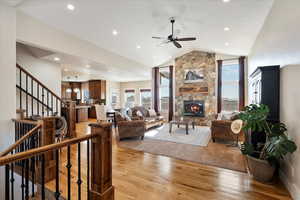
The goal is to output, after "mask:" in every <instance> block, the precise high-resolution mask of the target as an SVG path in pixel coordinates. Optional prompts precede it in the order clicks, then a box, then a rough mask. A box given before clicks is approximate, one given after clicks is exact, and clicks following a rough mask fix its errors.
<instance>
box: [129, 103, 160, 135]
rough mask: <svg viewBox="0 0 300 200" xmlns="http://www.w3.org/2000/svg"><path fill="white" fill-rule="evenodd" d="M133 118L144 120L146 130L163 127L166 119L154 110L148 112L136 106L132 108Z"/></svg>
mask: <svg viewBox="0 0 300 200" xmlns="http://www.w3.org/2000/svg"><path fill="white" fill-rule="evenodd" d="M131 115H132V118H135V119H139V120H143V121H144V122H145V129H146V130H148V129H150V128H152V127H156V126H161V125H163V124H164V121H165V120H164V117H163V116H161V115H160V114H159V113H156V112H155V111H154V110H148V109H146V108H144V107H142V106H135V107H133V108H131Z"/></svg>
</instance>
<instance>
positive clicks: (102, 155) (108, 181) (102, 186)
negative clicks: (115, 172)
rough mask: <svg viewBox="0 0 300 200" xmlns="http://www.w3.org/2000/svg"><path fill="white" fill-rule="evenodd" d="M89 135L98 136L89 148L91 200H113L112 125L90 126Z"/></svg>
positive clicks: (99, 124) (98, 124) (97, 124)
mask: <svg viewBox="0 0 300 200" xmlns="http://www.w3.org/2000/svg"><path fill="white" fill-rule="evenodd" d="M90 126H91V133H92V134H95V135H98V136H97V137H96V138H94V139H92V146H91V161H92V162H91V188H90V190H89V192H90V197H91V199H92V200H114V187H113V186H112V124H111V123H94V124H90Z"/></svg>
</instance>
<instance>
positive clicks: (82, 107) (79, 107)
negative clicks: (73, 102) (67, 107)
mask: <svg viewBox="0 0 300 200" xmlns="http://www.w3.org/2000/svg"><path fill="white" fill-rule="evenodd" d="M90 107H91V106H84V105H82V106H75V108H76V109H88V108H90Z"/></svg>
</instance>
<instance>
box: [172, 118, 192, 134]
mask: <svg viewBox="0 0 300 200" xmlns="http://www.w3.org/2000/svg"><path fill="white" fill-rule="evenodd" d="M173 124H175V125H177V127H178V128H179V126H180V125H184V126H185V131H186V135H188V134H189V126H190V125H191V126H192V127H193V129H195V122H194V121H193V120H188V119H178V120H172V121H170V129H169V133H170V134H171V133H172V125H173Z"/></svg>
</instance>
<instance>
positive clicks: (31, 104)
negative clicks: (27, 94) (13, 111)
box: [31, 78, 34, 116]
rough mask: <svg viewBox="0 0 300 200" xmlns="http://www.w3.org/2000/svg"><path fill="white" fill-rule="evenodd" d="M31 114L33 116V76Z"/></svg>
mask: <svg viewBox="0 0 300 200" xmlns="http://www.w3.org/2000/svg"><path fill="white" fill-rule="evenodd" d="M31 95H32V97H31V116H33V96H34V95H33V79H32V78H31Z"/></svg>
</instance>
